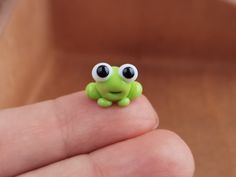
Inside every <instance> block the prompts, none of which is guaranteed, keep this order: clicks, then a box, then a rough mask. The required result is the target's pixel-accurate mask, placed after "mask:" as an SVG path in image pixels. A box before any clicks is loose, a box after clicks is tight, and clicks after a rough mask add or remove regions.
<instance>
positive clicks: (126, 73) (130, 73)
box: [122, 67, 135, 79]
mask: <svg viewBox="0 0 236 177" xmlns="http://www.w3.org/2000/svg"><path fill="white" fill-rule="evenodd" d="M122 74H123V76H124V77H125V78H127V79H131V78H132V77H134V74H135V73H134V69H133V68H131V67H126V68H124V69H123V72H122Z"/></svg>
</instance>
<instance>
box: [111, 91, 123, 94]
mask: <svg viewBox="0 0 236 177" xmlns="http://www.w3.org/2000/svg"><path fill="white" fill-rule="evenodd" d="M109 93H111V94H120V93H122V91H118V92H115V91H110V92H109Z"/></svg>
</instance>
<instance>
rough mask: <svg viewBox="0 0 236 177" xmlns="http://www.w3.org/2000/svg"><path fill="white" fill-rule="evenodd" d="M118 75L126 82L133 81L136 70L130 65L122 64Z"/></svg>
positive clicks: (136, 75) (136, 74) (135, 76)
mask: <svg viewBox="0 0 236 177" xmlns="http://www.w3.org/2000/svg"><path fill="white" fill-rule="evenodd" d="M119 74H120V76H121V77H123V79H124V80H125V81H127V82H131V81H135V80H136V79H137V77H138V70H137V68H136V67H135V66H134V65H132V64H124V65H122V66H121V67H120V68H119Z"/></svg>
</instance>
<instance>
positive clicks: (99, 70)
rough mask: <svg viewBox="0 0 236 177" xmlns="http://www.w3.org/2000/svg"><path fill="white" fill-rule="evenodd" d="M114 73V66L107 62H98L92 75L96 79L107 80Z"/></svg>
mask: <svg viewBox="0 0 236 177" xmlns="http://www.w3.org/2000/svg"><path fill="white" fill-rule="evenodd" d="M111 75H112V67H111V66H110V65H109V64H107V63H98V64H96V65H95V66H94V67H93V70H92V77H93V79H94V80H95V81H105V80H107V79H108V78H109V77H110V76H111Z"/></svg>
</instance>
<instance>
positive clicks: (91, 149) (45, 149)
mask: <svg viewBox="0 0 236 177" xmlns="http://www.w3.org/2000/svg"><path fill="white" fill-rule="evenodd" d="M158 122H159V121H158V117H157V114H156V113H155V111H154V110H153V108H152V106H151V104H150V103H149V101H148V100H147V99H146V98H145V97H144V96H140V97H138V98H137V99H136V100H134V101H133V103H132V104H130V105H129V106H128V107H125V108H122V109H121V108H119V107H118V106H112V107H110V108H109V109H102V108H101V107H99V106H97V105H96V102H94V101H92V100H90V99H88V98H87V96H86V95H85V93H84V92H79V93H75V94H71V95H68V96H64V97H61V98H58V99H56V100H51V101H46V102H42V103H38V104H34V105H29V106H25V107H19V108H14V109H7V110H2V111H0V140H1V141H0V142H1V143H0V164H1V165H0V177H13V176H20V177H42V176H43V177H54V176H55V177H78V176H79V177H192V175H193V171H194V163H193V158H192V154H191V152H190V150H189V148H188V147H187V145H186V144H185V143H184V142H183V140H181V138H180V137H179V136H177V135H176V134H175V133H172V132H170V131H167V130H160V129H157V127H158Z"/></svg>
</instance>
